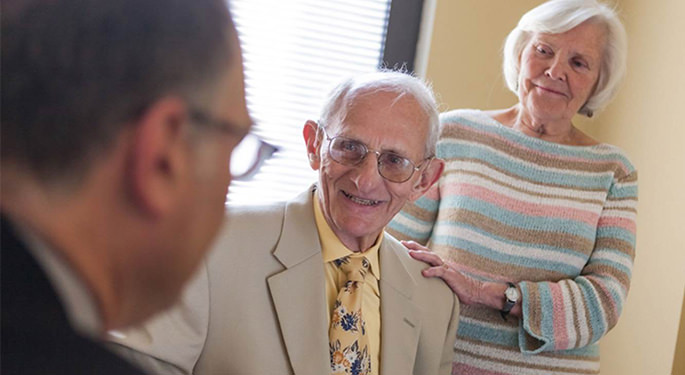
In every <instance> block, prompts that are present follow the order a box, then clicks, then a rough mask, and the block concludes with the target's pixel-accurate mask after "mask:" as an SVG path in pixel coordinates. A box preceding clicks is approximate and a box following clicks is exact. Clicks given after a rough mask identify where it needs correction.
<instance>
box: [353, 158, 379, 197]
mask: <svg viewBox="0 0 685 375" xmlns="http://www.w3.org/2000/svg"><path fill="white" fill-rule="evenodd" d="M354 173H355V176H354V178H353V181H354V183H355V184H356V185H357V188H358V189H361V190H363V189H365V188H369V187H372V186H374V185H375V184H377V183H378V182H379V181H382V180H383V177H382V176H381V175H380V173H379V172H378V154H376V153H375V152H373V151H371V152H369V153H368V154H366V157H365V158H364V160H362V161H361V163H359V164H357V166H356V168H355V171H354Z"/></svg>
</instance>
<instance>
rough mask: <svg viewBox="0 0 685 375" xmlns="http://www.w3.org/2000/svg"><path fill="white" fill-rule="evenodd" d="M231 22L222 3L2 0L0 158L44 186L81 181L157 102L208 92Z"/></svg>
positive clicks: (220, 66)
mask: <svg viewBox="0 0 685 375" xmlns="http://www.w3.org/2000/svg"><path fill="white" fill-rule="evenodd" d="M231 22H232V21H231V17H230V15H229V11H228V6H227V1H226V0H111V1H107V0H105V1H102V0H22V1H16V2H14V1H9V2H4V3H3V10H2V137H1V145H0V149H1V154H2V158H3V159H4V161H8V162H10V163H13V164H15V165H18V166H19V167H21V168H28V172H29V173H31V174H33V175H35V176H36V177H38V178H40V179H41V180H43V181H52V180H54V179H58V178H61V177H63V176H64V175H70V176H72V177H74V175H76V176H78V175H82V174H83V173H84V172H85V171H86V170H87V169H88V167H89V166H90V163H89V160H92V159H93V157H95V156H97V155H98V153H100V152H102V150H104V149H107V148H108V146H110V145H111V143H112V140H113V139H114V138H115V137H116V136H117V135H118V134H119V133H120V131H121V130H122V129H123V128H124V127H125V126H126V124H127V123H131V122H132V121H131V120H134V119H135V118H136V116H139V115H141V114H142V113H143V111H144V110H145V108H146V107H148V106H149V105H151V104H152V103H154V102H155V101H156V100H157V99H159V98H160V97H162V96H164V95H178V96H180V97H182V98H184V99H187V100H189V101H193V99H195V100H201V96H202V95H207V92H209V91H211V90H212V89H213V88H214V86H215V85H214V84H215V83H216V81H217V78H218V77H219V75H220V74H222V73H224V72H225V71H226V66H227V65H226V64H227V63H228V61H229V57H230V56H229V55H230V50H231V48H230V44H229V43H230V37H231V35H230V33H231V32H230V30H232V28H231ZM4 161H3V162H4Z"/></svg>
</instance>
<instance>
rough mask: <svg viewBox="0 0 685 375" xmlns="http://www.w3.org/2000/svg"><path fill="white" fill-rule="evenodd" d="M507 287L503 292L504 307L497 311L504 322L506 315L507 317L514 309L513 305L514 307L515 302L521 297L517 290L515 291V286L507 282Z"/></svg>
mask: <svg viewBox="0 0 685 375" xmlns="http://www.w3.org/2000/svg"><path fill="white" fill-rule="evenodd" d="M507 286H508V288H507V289H506V290H505V291H504V307H503V308H502V310H500V311H499V313H500V315H502V319H504V321H506V320H507V315H509V312H510V311H511V309H512V308H514V305H516V302H518V300H519V297H520V296H521V295H520V294H519V291H518V289H516V285H514V284H513V283H510V282H508V283H507Z"/></svg>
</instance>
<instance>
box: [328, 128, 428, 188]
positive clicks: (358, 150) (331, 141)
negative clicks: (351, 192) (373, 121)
mask: <svg viewBox="0 0 685 375" xmlns="http://www.w3.org/2000/svg"><path fill="white" fill-rule="evenodd" d="M319 129H321V130H322V131H323V134H324V136H325V137H326V140H328V154H329V155H330V156H331V159H333V160H334V161H336V162H338V163H340V164H343V165H347V166H356V165H359V164H360V163H361V162H362V161H363V160H364V159H366V155H368V153H369V152H372V153H374V154H376V157H377V158H378V161H377V164H378V173H379V174H380V175H381V177H383V178H385V179H386V180H388V181H390V182H397V183H402V182H405V181H407V180H409V179H410V178H411V176H413V175H414V172H416V171H418V170H419V169H421V167H422V166H423V165H424V164H425V162H426V161H429V160H430V159H432V158H433V157H432V156H431V157H428V158H425V159H423V161H422V162H421V163H420V164H419V165H418V166H415V165H414V163H413V162H412V161H411V160H409V159H407V158H405V157H404V156H402V155H399V154H396V153H394V152H389V151H376V150H371V149H369V148H368V147H367V146H366V145H365V144H364V143H362V142H359V141H355V140H354V139H350V138H345V137H339V136H338V137H332V138H331V137H329V136H328V134H327V133H326V129H324V128H323V126H320V125H319Z"/></svg>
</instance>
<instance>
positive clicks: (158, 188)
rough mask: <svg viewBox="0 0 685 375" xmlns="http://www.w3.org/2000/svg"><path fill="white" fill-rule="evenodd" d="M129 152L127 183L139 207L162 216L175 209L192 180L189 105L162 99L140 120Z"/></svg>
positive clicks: (175, 99)
mask: <svg viewBox="0 0 685 375" xmlns="http://www.w3.org/2000/svg"><path fill="white" fill-rule="evenodd" d="M136 121H137V124H135V126H134V128H133V134H132V137H131V142H130V143H129V146H128V150H127V151H126V152H127V165H128V167H127V168H126V186H127V189H128V190H129V195H130V196H131V198H132V200H133V204H134V205H135V207H136V209H137V210H138V211H139V212H140V213H142V214H143V215H146V216H151V217H159V216H160V215H164V214H165V213H168V212H169V211H170V210H173V209H174V207H176V206H177V200H178V199H180V197H181V195H182V194H183V193H184V192H185V190H186V189H187V188H188V186H186V185H188V182H189V181H191V177H190V176H189V173H192V165H191V164H192V163H191V162H192V160H190V155H189V153H188V144H187V134H186V131H185V128H184V127H185V126H187V123H188V113H187V106H186V104H185V103H184V102H183V101H182V100H181V99H179V98H173V97H168V98H163V99H160V100H158V101H156V102H155V103H153V104H152V105H151V106H150V107H148V108H147V109H146V110H145V112H144V113H143V114H142V116H140V117H139V118H138V119H137V120H136Z"/></svg>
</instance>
